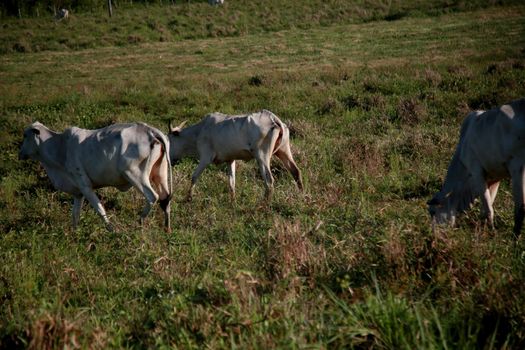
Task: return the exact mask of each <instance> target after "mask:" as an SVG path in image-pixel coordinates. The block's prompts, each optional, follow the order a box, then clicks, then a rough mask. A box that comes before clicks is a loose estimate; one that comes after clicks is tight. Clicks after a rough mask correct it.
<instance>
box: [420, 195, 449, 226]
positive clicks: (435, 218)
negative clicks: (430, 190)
mask: <svg viewBox="0 0 525 350" xmlns="http://www.w3.org/2000/svg"><path fill="white" fill-rule="evenodd" d="M427 205H428V213H429V214H430V218H431V220H432V225H433V226H434V225H435V224H437V225H444V224H449V225H451V226H454V223H455V221H456V210H455V209H454V206H453V205H452V203H451V198H450V193H449V194H443V193H442V192H438V193H436V194H435V195H434V197H432V199H431V200H429V201H428V202H427Z"/></svg>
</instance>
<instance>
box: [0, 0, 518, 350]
mask: <svg viewBox="0 0 525 350" xmlns="http://www.w3.org/2000/svg"><path fill="white" fill-rule="evenodd" d="M290 3H291V4H293V5H287V6H289V7H286V6H285V7H283V11H284V13H285V14H287V13H288V14H289V13H293V11H292V10H293V9H294V6H299V5H298V4H296V3H295V2H290ZM305 3H306V4H310V3H311V4H314V3H315V2H313V1H312V2H305ZM334 3H335V2H334ZM436 3H437V2H436ZM272 4H273V3H272ZM337 4H338V5H340V6H341V8H345V7H344V6H347V5H345V4H339V2H337ZM395 4H397V3H395ZM410 4H414V5H413V9H412V12H411V14H410V15H407V16H404V17H403V18H401V19H398V20H395V21H373V20H370V19H372V17H370V19H369V20H366V21H365V19H364V18H361V19H360V20H359V21H357V20H354V19H352V18H349V19H344V20H340V21H339V20H332V21H330V22H329V23H326V25H325V24H324V23H321V22H314V23H312V24H311V25H309V26H308V27H307V28H303V27H300V26H297V25H290V26H289V27H284V26H281V27H276V28H274V29H272V28H260V27H258V26H260V24H257V23H253V24H251V25H253V26H254V27H255V28H256V29H250V30H247V31H246V32H244V33H242V35H238V36H229V35H221V36H220V37H219V38H213V37H208V35H204V34H199V33H198V32H196V34H195V36H194V37H192V38H187V39H186V40H179V37H176V36H173V37H172V39H170V40H168V41H166V42H156V40H149V39H148V40H144V41H143V42H141V43H137V44H134V45H128V44H126V45H125V46H118V45H117V46H115V44H116V43H115V42H112V41H109V42H106V43H102V42H101V41H99V39H98V38H97V33H96V32H94V33H92V35H91V36H89V38H91V39H90V40H92V42H91V43H92V44H90V45H89V46H88V47H89V48H88V49H78V50H77V47H63V48H60V47H55V46H54V44H53V43H52V42H53V40H54V39H50V40H49V41H48V40H44V42H45V43H48V44H49V45H50V47H49V48H47V49H48V51H44V52H26V53H16V52H9V51H10V50H5V51H4V54H2V55H0V147H1V149H2V152H1V153H0V212H1V215H0V234H1V236H0V347H3V348H8V347H10V348H12V347H14V346H18V347H33V348H44V347H46V348H62V347H65V346H68V347H73V348H75V347H81V348H122V347H125V348H127V347H129V348H152V347H159V348H162V347H173V348H203V347H208V348H261V349H266V348H352V347H353V348H392V349H399V348H406V349H414V348H426V349H434V348H443V349H455V348H462V349H463V348H464V349H474V348H505V347H506V348H521V347H523V345H524V344H525V332H524V331H523V330H524V329H525V309H524V305H525V293H524V292H523V288H522V286H523V284H524V282H525V266H524V264H525V255H523V250H524V244H523V239H520V240H518V241H517V242H514V240H513V238H512V234H511V229H512V224H513V223H512V200H511V196H510V191H509V187H508V184H504V185H503V186H502V188H501V190H500V194H499V197H498V199H497V200H496V216H497V218H496V231H495V232H490V231H488V230H486V229H485V228H484V227H482V226H479V225H478V220H477V218H478V214H477V212H478V210H477V209H475V210H473V211H471V212H469V213H468V214H467V215H465V216H463V217H462V218H461V219H460V220H459V227H458V228H455V229H450V230H438V231H437V232H435V233H432V232H431V230H430V227H429V219H428V216H427V212H426V205H425V202H426V200H428V199H429V198H430V197H431V196H432V194H433V193H434V192H435V191H437V190H438V189H439V187H440V182H441V181H442V179H443V178H444V175H445V171H446V166H447V164H448V161H449V159H450V157H451V154H452V152H453V149H454V146H455V143H456V141H457V137H458V134H459V126H460V125H461V121H462V119H463V117H464V116H465V115H466V113H467V112H468V111H469V110H471V109H477V108H490V107H493V106H496V105H499V104H502V103H505V102H508V101H510V100H512V99H515V98H519V97H522V96H524V95H525V59H524V58H523V53H524V52H525V35H524V34H525V22H524V21H523V18H524V15H525V7H524V6H498V7H488V8H480V9H477V10H471V9H468V8H463V9H459V8H457V9H456V10H454V11H444V10H439V11H438V13H433V12H432V11H435V8H437V7H433V6H437V5H433V4H430V5H425V4H423V3H410ZM230 5H231V6H230ZM416 5H417V6H416ZM228 6H229V7H225V8H221V9H216V10H217V11H223V12H227V11H231V10H233V9H236V11H241V12H242V11H245V12H242V13H243V14H245V13H248V12H249V11H256V9H252V8H249V7H248V6H249V5H248V4H247V3H245V2H239V3H238V4H236V3H234V2H232V3H231V4H228ZM237 6H238V7H237ZM243 6H245V7H243ZM253 6H255V5H253ZM272 6H277V2H276V3H275V5H272ZM283 6H284V5H283ZM305 6H306V5H305ZM312 6H313V5H312ZM348 6H349V5H348ZM397 6H401V5H397ZM454 6H459V5H454ZM201 7H202V8H201ZM482 7H484V6H482ZM334 8H335V5H334ZM151 9H154V10H155V11H159V13H160V11H161V10H160V9H159V8H157V7H151ZM182 9H186V10H185V11H192V12H191V16H190V15H188V19H192V20H194V21H196V22H197V19H199V18H202V16H207V15H206V14H207V13H209V8H208V7H204V4H203V5H201V4H192V5H191V6H187V5H180V6H179V7H173V8H169V10H168V11H167V12H168V14H167V15H166V16H165V17H164V16H160V17H159V19H158V21H159V22H162V23H164V21H167V20H168V18H169V17H170V16H172V14H170V12H169V11H182ZM128 11H129V14H128ZM136 11H137V10H136V9H133V8H132V9H126V11H124V10H122V11H121V12H119V16H122V17H125V16H130V17H129V18H132V16H133V15H134V13H135V12H136ZM199 11H201V12H199ZM288 11H291V12H288ZM436 11H437V10H436ZM445 12H451V13H445ZM228 13H229V12H228ZM435 14H441V15H440V16H436V15H435ZM75 16H76V15H75ZM210 16H212V15H210ZM283 16H284V15H283ZM288 16H292V15H291V14H289V15H288ZM78 17H79V18H78V19H75V20H78V21H80V20H84V21H86V23H84V24H83V26H85V27H86V28H87V26H88V24H90V25H93V26H96V24H97V21H98V20H97V19H93V18H90V17H89V16H88V15H87V14H78ZM256 17H257V16H254V18H256ZM283 18H286V17H283ZM378 18H384V17H378ZM280 20H281V19H280ZM295 20H297V21H299V20H300V16H298V17H297V18H296V19H295ZM42 21H43V20H42V19H27V20H23V22H22V24H20V22H17V21H16V20H14V19H9V20H8V21H7V22H6V23H8V29H9V30H8V31H6V33H11V34H9V35H14V34H13V33H18V32H20V33H23V31H25V30H33V32H37V30H36V28H38V26H39V25H43V24H41V22H42ZM104 21H106V20H105V19H104ZM106 22H107V21H106ZM354 22H357V23H354ZM363 22H366V23H363ZM72 24H73V22H72V23H70V24H64V25H65V26H71V25H72ZM59 25H62V24H59ZM24 26H27V28H25V27H24ZM129 27H130V24H123V28H129ZM75 30H76V29H75ZM50 31H51V30H50V29H47V28H45V27H43V28H42V30H41V33H40V31H39V33H40V34H38V35H42V36H45V35H50V36H53V37H54V36H55V35H56V33H55V34H52V33H51V34H50ZM46 33H47V34H46ZM2 35H4V32H3V33H2ZM6 35H7V34H6ZM16 35H18V34H16ZM16 35H14V36H13V37H15V36H16ZM2 42H4V41H2ZM6 45H7V44H6ZM4 47H7V46H4ZM30 51H37V50H33V49H32V50H30ZM261 108H266V109H270V110H272V111H273V112H275V113H276V114H277V115H279V116H280V117H281V118H282V119H283V120H284V121H286V122H287V123H288V124H289V125H290V128H291V130H292V148H293V152H294V155H295V158H296V160H297V163H298V165H299V167H300V168H301V169H302V170H303V175H304V181H305V184H306V190H305V192H304V193H299V192H297V190H296V189H295V187H294V185H293V180H292V179H291V177H290V176H289V175H288V174H287V173H286V172H285V171H284V170H283V169H282V168H281V167H280V166H279V164H278V163H277V162H276V163H275V164H274V166H273V167H274V176H275V179H276V189H275V196H274V201H273V202H272V204H271V206H270V207H269V208H267V207H265V206H264V205H263V204H262V202H261V201H262V198H263V184H262V180H261V179H260V178H259V174H258V171H257V169H256V167H255V165H254V164H253V162H249V163H242V164H240V166H239V169H238V183H237V202H236V203H230V200H229V194H228V186H227V178H226V176H225V169H224V167H221V166H216V167H215V166H214V167H210V168H209V169H207V170H206V171H205V173H204V174H203V176H202V177H201V180H200V182H199V183H198V185H197V188H196V193H195V196H194V200H193V202H192V203H186V202H184V200H183V199H184V195H185V192H186V190H187V188H188V186H189V177H190V174H191V172H192V170H193V168H194V167H195V166H196V164H195V163H194V162H192V161H190V160H188V161H184V162H182V163H181V164H179V165H177V166H175V167H174V168H173V175H174V180H175V195H174V198H175V201H174V203H173V205H172V220H173V226H174V232H173V233H172V234H170V235H167V234H165V233H164V232H163V231H162V230H161V222H162V220H161V217H162V215H161V214H162V213H161V211H160V210H156V211H155V213H154V215H152V216H151V217H150V218H149V220H148V222H147V224H146V226H145V227H144V228H141V227H140V226H139V225H138V212H139V210H140V208H141V205H142V204H141V203H142V198H141V196H140V195H139V194H138V193H137V192H136V191H130V192H128V193H120V192H117V191H116V190H113V189H104V190H101V191H99V193H100V195H101V197H102V198H103V202H104V204H105V206H106V209H107V210H108V212H109V215H110V218H111V220H112V221H113V222H115V223H116V226H117V228H118V232H117V233H108V232H106V231H105V229H104V225H103V224H102V220H101V219H100V218H98V217H97V216H96V214H95V213H94V210H92V209H91V208H89V207H88V206H85V208H84V210H83V212H82V216H81V224H80V228H79V229H78V230H77V231H76V232H73V231H72V230H71V228H70V211H71V204H72V200H71V198H70V197H69V196H67V195H65V194H62V193H57V192H55V191H54V190H53V189H52V187H51V185H50V183H49V180H48V179H47V177H46V175H45V172H44V171H43V170H42V168H41V167H39V166H38V165H36V164H34V163H31V162H20V161H18V160H17V152H18V145H19V142H20V141H21V136H22V130H23V129H24V127H25V126H27V125H28V124H29V123H30V122H32V121H35V120H39V121H41V122H43V123H44V124H46V125H48V126H49V127H51V128H52V129H55V130H63V129H64V128H66V127H69V126H71V125H76V126H80V127H85V128H96V127H101V126H104V125H108V124H110V123H112V122H125V121H145V122H147V123H150V124H152V125H155V126H157V127H159V128H162V129H163V130H166V125H167V122H168V121H169V120H170V119H174V120H175V121H176V122H180V121H182V120H185V119H188V120H189V121H190V122H196V121H198V120H199V119H200V118H201V117H202V116H203V115H204V114H206V113H208V112H211V111H222V112H225V113H242V112H248V111H255V110H258V109H261Z"/></svg>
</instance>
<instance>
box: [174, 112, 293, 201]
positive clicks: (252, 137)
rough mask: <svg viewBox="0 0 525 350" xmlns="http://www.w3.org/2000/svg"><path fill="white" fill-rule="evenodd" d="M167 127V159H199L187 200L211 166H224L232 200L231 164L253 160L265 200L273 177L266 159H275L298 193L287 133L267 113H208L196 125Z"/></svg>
mask: <svg viewBox="0 0 525 350" xmlns="http://www.w3.org/2000/svg"><path fill="white" fill-rule="evenodd" d="M184 124H185V122H183V123H182V124H180V125H179V126H178V127H172V126H171V123H170V125H169V135H168V137H169V140H170V159H171V162H172V164H174V163H176V162H177V161H179V160H180V159H181V158H184V157H194V158H198V159H199V165H198V166H197V168H196V169H195V171H194V172H193V175H192V177H191V187H190V190H189V192H188V199H191V198H192V195H193V188H194V186H195V183H196V182H197V179H198V178H199V176H200V175H201V173H202V172H203V170H204V169H205V168H206V166H208V165H209V164H211V163H228V164H229V168H228V170H229V171H228V175H229V185H230V193H231V196H232V197H233V198H234V197H235V167H236V165H235V161H236V160H251V159H253V158H255V160H256V161H257V164H258V165H259V169H260V172H261V175H262V177H263V179H264V183H265V186H266V199H267V200H268V201H269V200H270V199H271V196H272V193H273V176H272V172H271V170H270V158H271V157H272V155H275V156H276V157H277V158H279V159H280V160H281V161H282V163H283V165H284V167H285V168H286V169H287V170H288V171H289V172H290V173H291V174H292V176H293V178H294V180H295V182H296V183H297V186H298V187H299V189H301V190H302V188H303V182H302V179H301V171H300V170H299V168H298V167H297V165H296V164H295V161H294V159H293V156H292V151H291V149H290V131H289V129H288V127H287V126H286V124H284V123H283V122H282V121H281V120H280V119H279V118H278V117H277V116H276V115H275V114H273V113H272V112H270V111H267V110H262V111H260V112H256V113H252V114H245V115H226V114H222V113H212V114H208V115H206V116H205V117H204V118H203V119H202V120H201V121H200V122H199V123H198V124H195V125H193V126H190V127H187V128H184V129H183V126H184Z"/></svg>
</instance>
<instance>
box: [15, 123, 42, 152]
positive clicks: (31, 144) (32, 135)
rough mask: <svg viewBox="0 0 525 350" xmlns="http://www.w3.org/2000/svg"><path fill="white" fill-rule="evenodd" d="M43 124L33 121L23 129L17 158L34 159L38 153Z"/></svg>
mask: <svg viewBox="0 0 525 350" xmlns="http://www.w3.org/2000/svg"><path fill="white" fill-rule="evenodd" d="M42 127H43V125H42V124H41V123H39V122H36V123H33V124H31V125H30V126H28V127H27V128H26V129H25V130H24V140H23V142H22V146H20V152H19V153H18V159H20V160H24V159H28V158H31V159H34V158H35V157H36V156H37V155H38V150H39V146H40V144H41V142H42V141H41V137H40V136H41V135H40V134H41V130H42Z"/></svg>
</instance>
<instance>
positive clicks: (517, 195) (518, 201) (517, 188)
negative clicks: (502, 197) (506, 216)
mask: <svg viewBox="0 0 525 350" xmlns="http://www.w3.org/2000/svg"><path fill="white" fill-rule="evenodd" d="M511 177H512V197H513V198H514V235H516V236H519V234H520V233H521V228H522V226H523V218H524V217H525V206H524V203H525V200H524V199H525V194H524V191H525V189H524V179H523V177H524V171H523V167H522V166H519V168H518V169H517V170H515V171H512V172H511Z"/></svg>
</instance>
